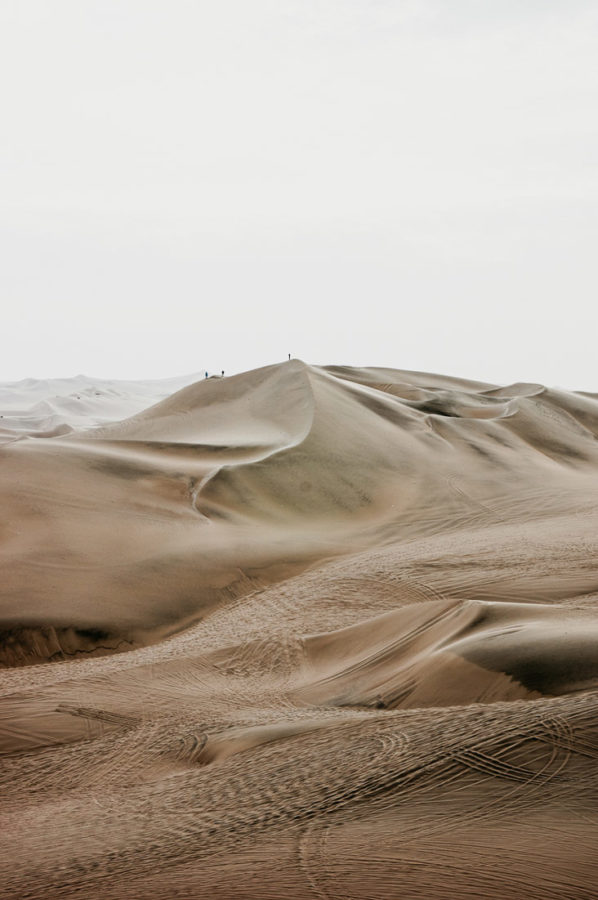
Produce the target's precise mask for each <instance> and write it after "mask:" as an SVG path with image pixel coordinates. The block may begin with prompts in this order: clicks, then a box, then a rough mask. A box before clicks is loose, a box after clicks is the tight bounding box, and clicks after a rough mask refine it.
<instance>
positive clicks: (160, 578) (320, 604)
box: [0, 361, 598, 900]
mask: <svg viewBox="0 0 598 900" xmlns="http://www.w3.org/2000/svg"><path fill="white" fill-rule="evenodd" d="M114 384H116V383H114ZM29 388H31V385H29ZM23 389H24V388H23V385H21V386H20V387H19V390H20V391H21V392H22V391H23ZM35 390H36V391H38V392H39V391H40V390H42V388H41V387H40V386H39V384H37V385H36V386H35ZM115 390H116V388H115ZM123 390H124V389H123ZM148 391H149V388H148ZM142 393H143V391H142V389H139V390H138V392H137V396H141V394H142ZM11 398H12V399H11ZM154 398H156V399H157V396H156V394H155V393H154V394H153V395H152V399H154ZM4 399H5V408H7V409H9V408H12V410H13V412H14V410H15V409H17V408H18V402H19V398H18V397H17V398H16V399H15V397H14V396H12V395H11V397H8V398H7V397H6V396H5V397H4ZM9 401H10V402H9ZM94 402H96V407H95V408H94V416H95V419H94V420H93V421H94V423H97V422H101V423H103V424H100V425H99V426H97V425H96V427H92V428H90V427H86V428H82V427H81V424H86V425H89V424H90V422H89V421H86V422H84V423H82V420H81V410H80V408H78V407H77V408H76V410H75V412H74V413H73V415H72V417H71V419H70V420H69V418H68V416H66V415H63V416H62V421H61V425H62V426H64V427H63V428H61V432H63V433H60V434H56V433H55V431H54V432H53V431H52V429H46V430H45V431H44V429H40V427H39V425H40V423H39V421H37V420H36V421H35V422H32V421H30V422H29V424H27V422H26V421H25V420H26V418H27V417H26V416H25V415H19V416H17V417H16V418H13V420H11V419H10V416H9V415H7V416H6V419H3V420H2V422H3V423H4V425H3V429H4V431H3V435H4V441H5V442H4V443H3V444H2V445H0V462H1V465H0V495H1V497H2V507H3V510H4V513H5V514H4V516H3V521H2V523H1V528H2V531H1V538H2V540H1V543H0V565H1V567H2V571H1V575H2V577H1V579H0V628H1V629H2V641H1V644H0V662H1V664H2V666H3V668H2V671H1V674H0V682H1V691H0V754H2V756H1V757H0V762H1V766H0V782H1V787H2V792H1V793H2V798H3V799H2V807H1V815H2V820H3V829H2V838H0V843H1V845H2V846H3V860H4V862H3V863H2V864H1V865H2V869H3V871H2V878H3V881H2V884H3V890H4V891H5V895H6V896H7V897H14V898H17V897H18V898H25V897H30V898H54V897H82V898H83V897H85V898H88V897H98V898H99V897H102V898H105V897H106V898H121V897H131V898H133V897H135V898H145V897H148V898H149V897H159V898H170V897H173V896H181V897H196V896H202V897H203V896H205V897H216V898H233V897H238V898H245V900H248V898H252V900H253V898H256V900H257V898H262V897H265V898H268V897H270V898H280V897H282V896H285V897H289V898H301V900H302V898H312V897H317V898H320V900H321V898H341V897H342V898H363V900H372V898H395V897H409V898H411V897H414V898H415V897H434V898H461V897H463V898H465V897H478V896H479V897H491V898H496V900H503V898H506V897H513V896H516V897H517V896H525V897H532V898H538V900H540V898H542V900H544V898H547V897H555V898H557V897H558V898H571V900H577V898H590V897H592V898H593V897H595V896H596V893H595V883H596V878H597V876H598V863H596V862H595V854H594V847H595V842H596V839H597V837H598V805H597V803H596V800H597V797H596V793H597V790H598V779H597V778H596V758H597V757H598V718H597V717H596V698H597V696H598V572H597V570H596V566H595V559H596V550H597V546H596V544H597V538H596V535H597V534H598V529H597V526H598V477H597V475H598V444H597V442H596V436H597V435H598V398H597V397H595V396H593V395H591V394H581V393H567V392H564V391H556V390H550V389H546V388H543V387H542V386H541V385H535V384H515V385H511V386H508V387H496V386H494V385H488V384H482V383H477V382H467V381H464V380H462V379H451V378H443V377H441V376H437V375H426V374H424V373H412V372H402V371H396V370H388V369H350V368H346V367H329V368H315V367H308V366H305V365H304V364H303V363H300V362H298V361H293V362H290V363H285V364H284V365H281V366H272V367H268V368H265V369H261V370H258V371H255V372H250V373H246V374H243V375H239V376H235V377H233V378H227V379H207V380H206V379H203V380H201V381H199V382H196V383H193V384H191V385H189V386H187V387H183V389H182V390H179V391H177V392H176V393H173V394H172V395H170V396H167V397H165V399H161V400H159V402H157V403H156V404H155V405H153V406H149V407H148V408H145V409H142V410H141V411H140V412H137V413H136V414H135V415H133V416H132V417H130V418H127V419H122V418H121V419H120V420H118V421H112V422H110V421H109V420H110V419H111V418H112V416H111V414H110V412H109V411H108V410H107V411H106V413H105V415H104V414H103V413H102V410H101V409H100V405H99V404H100V401H99V400H97V398H96V401H94ZM11 403H12V406H11ZM110 403H111V404H112V405H111V407H110V408H111V410H112V411H114V409H115V408H116V407H115V404H116V406H118V399H116V400H115V398H114V396H111V399H110ZM64 409H66V405H64V404H63V412H64ZM77 410H78V411H77ZM28 429H29V432H30V435H31V434H35V435H36V436H27V431H28ZM41 433H43V434H44V435H45V436H44V437H43V438H41V437H40V436H39V435H40V434H41ZM51 434H54V436H51Z"/></svg>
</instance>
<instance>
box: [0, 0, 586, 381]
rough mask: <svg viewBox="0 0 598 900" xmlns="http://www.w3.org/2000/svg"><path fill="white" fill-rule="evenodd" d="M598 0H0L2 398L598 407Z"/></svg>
mask: <svg viewBox="0 0 598 900" xmlns="http://www.w3.org/2000/svg"><path fill="white" fill-rule="evenodd" d="M597 37H598V5H597V4H596V2H595V0H589V2H576V0H559V2H557V0H552V2H551V0H450V2H447V0H190V2H187V0H159V2H157V0H52V2H48V0H2V2H1V3H0V85H1V87H0V91H1V92H2V110H1V115H0V163H1V184H0V188H1V191H0V256H1V260H0V288H1V296H2V326H3V327H2V354H1V357H0V360H1V363H0V380H2V381H6V380H16V379H20V378H23V377H26V376H35V377H49V376H66V375H74V374H78V373H81V372H83V373H86V374H90V375H97V376H105V377H114V378H118V377H122V378H128V377H139V378H151V377H155V378H159V377H164V376H169V375H176V374H182V373H186V372H195V371H203V370H204V369H206V368H207V369H209V370H210V371H215V370H216V371H219V370H220V369H225V370H226V371H227V373H231V374H232V373H233V372H237V371H241V370H244V369H249V368H254V367H256V366H260V365H266V364H269V363H272V362H277V361H278V360H281V359H286V357H287V354H288V353H291V354H292V355H293V356H297V357H300V358H302V359H304V360H306V361H307V362H311V363H317V364H327V363H332V364H347V365H384V366H393V367H396V368H406V369H418V370H424V371H434V372H442V373H445V374H454V375H464V376H469V377H473V378H478V379H481V380H489V381H497V382H508V381H515V380H528V381H530V380H533V381H542V382H545V383H549V384H559V385H563V386H566V387H571V388H579V389H586V390H593V391H598V292H597V287H598V278H597V256H598V252H597V251H598V240H597V238H598V228H597V226H598V215H597V208H598V207H597V201H598V170H597V165H596V164H597V158H598V128H597V120H598V114H597V111H598V64H597V61H596V60H597V58H598V53H597V49H598V43H597Z"/></svg>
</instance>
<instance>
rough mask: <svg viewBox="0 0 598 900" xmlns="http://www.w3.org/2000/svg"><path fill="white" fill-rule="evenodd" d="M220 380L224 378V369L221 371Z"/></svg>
mask: <svg viewBox="0 0 598 900" xmlns="http://www.w3.org/2000/svg"><path fill="white" fill-rule="evenodd" d="M222 378H224V369H223V370H222Z"/></svg>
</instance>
